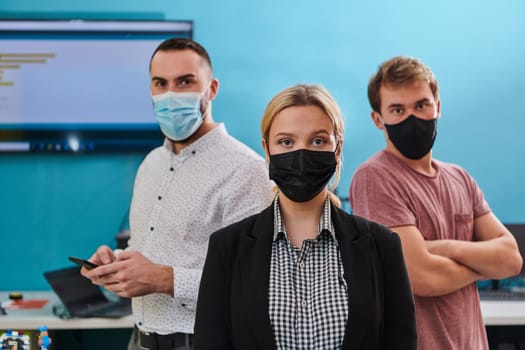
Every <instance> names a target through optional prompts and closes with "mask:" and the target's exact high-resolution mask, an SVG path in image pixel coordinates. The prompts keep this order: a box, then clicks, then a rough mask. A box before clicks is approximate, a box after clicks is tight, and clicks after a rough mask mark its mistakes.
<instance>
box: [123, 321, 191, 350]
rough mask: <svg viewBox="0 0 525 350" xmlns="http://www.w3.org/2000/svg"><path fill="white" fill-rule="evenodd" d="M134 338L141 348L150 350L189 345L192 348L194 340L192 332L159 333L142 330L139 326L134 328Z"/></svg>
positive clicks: (166, 349)
mask: <svg viewBox="0 0 525 350" xmlns="http://www.w3.org/2000/svg"><path fill="white" fill-rule="evenodd" d="M133 338H134V342H135V344H137V345H139V346H140V347H141V348H144V349H149V350H172V349H174V348H175V347H182V346H185V345H186V346H187V348H188V349H191V343H192V342H193V339H192V338H193V335H192V334H185V333H171V334H157V333H152V332H144V331H141V330H140V329H139V328H138V327H137V326H135V329H134V330H133Z"/></svg>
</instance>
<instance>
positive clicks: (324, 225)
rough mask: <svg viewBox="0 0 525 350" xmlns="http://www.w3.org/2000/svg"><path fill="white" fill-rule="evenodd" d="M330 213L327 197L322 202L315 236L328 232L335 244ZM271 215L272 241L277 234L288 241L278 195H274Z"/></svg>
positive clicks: (275, 238) (335, 239)
mask: <svg viewBox="0 0 525 350" xmlns="http://www.w3.org/2000/svg"><path fill="white" fill-rule="evenodd" d="M330 212H331V208H330V199H329V198H328V197H327V198H326V201H325V202H324V207H323V212H322V213H321V220H320V221H319V229H318V231H317V236H319V235H320V234H321V233H322V232H328V233H329V234H330V236H332V238H333V239H334V241H336V242H337V238H336V237H335V232H334V227H333V225H332V216H331V215H330ZM273 213H274V216H273V217H274V219H273V240H274V241H275V240H277V238H278V237H279V234H283V235H284V236H285V237H286V239H287V240H288V235H287V233H286V228H285V227H284V222H283V220H282V217H281V209H280V205H279V194H278V193H277V194H276V195H275V198H274V200H273Z"/></svg>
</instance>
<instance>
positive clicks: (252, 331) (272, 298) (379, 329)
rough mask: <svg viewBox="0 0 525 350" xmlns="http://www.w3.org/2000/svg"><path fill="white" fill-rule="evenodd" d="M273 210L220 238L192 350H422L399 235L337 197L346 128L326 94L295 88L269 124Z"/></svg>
mask: <svg viewBox="0 0 525 350" xmlns="http://www.w3.org/2000/svg"><path fill="white" fill-rule="evenodd" d="M261 132H262V145H263V148H264V152H265V154H266V159H267V161H268V165H269V175H270V178H271V179H272V180H273V181H274V182H275V184H276V185H277V191H276V196H275V199H274V201H273V203H272V205H271V206H269V207H268V208H267V209H265V210H263V211H262V212H261V213H259V214H256V215H254V216H251V217H249V218H247V219H244V220H242V221H240V222H237V223H235V224H233V225H230V226H228V227H226V228H224V229H222V230H220V231H218V232H216V233H214V234H213V235H212V236H211V238H210V243H209V247H208V253H207V257H206V262H205V265H204V270H203V275H202V279H201V285H200V290H199V298H198V303H197V315H196V323H195V338H194V349H195V350H201V349H416V344H417V339H416V325H415V310H414V302H413V298H412V291H411V289H410V284H409V280H408V275H407V271H406V267H405V264H404V260H403V255H402V250H401V244H400V240H399V237H398V236H397V234H396V233H394V232H392V231H390V230H389V229H387V228H386V227H384V226H381V225H378V224H376V223H374V222H371V221H367V220H364V219H362V218H358V217H355V216H352V215H349V214H347V213H345V212H344V211H343V210H341V209H339V205H340V201H339V199H338V198H337V197H336V196H335V195H334V194H333V192H331V189H334V188H335V186H337V181H338V178H339V174H340V169H341V153H342V145H343V138H344V126H343V119H342V116H341V112H340V110H339V107H338V106H337V103H336V102H335V101H334V99H333V98H332V97H331V96H330V94H329V93H328V91H327V90H326V89H324V88H323V87H321V86H319V85H296V86H293V87H290V88H288V89H285V90H283V91H281V92H280V93H279V94H277V95H276V96H275V97H274V98H273V99H272V100H271V101H270V103H269V104H268V106H267V108H266V110H265V112H264V115H263V119H262V123H261Z"/></svg>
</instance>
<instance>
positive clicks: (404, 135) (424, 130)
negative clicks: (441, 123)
mask: <svg viewBox="0 0 525 350" xmlns="http://www.w3.org/2000/svg"><path fill="white" fill-rule="evenodd" d="M436 124H437V118H436V119H431V120H428V119H420V118H418V117H416V116H415V115H413V114H412V115H410V116H409V117H408V118H407V119H405V120H403V121H402V122H401V123H399V124H393V125H392V124H385V127H386V130H387V133H388V138H389V139H390V141H392V143H393V144H394V146H396V148H397V149H398V150H399V152H401V154H403V155H404V156H405V157H407V158H410V159H421V158H423V156H425V155H426V154H427V153H428V152H430V150H431V149H432V146H433V145H434V141H435V140H436V135H437V127H436Z"/></svg>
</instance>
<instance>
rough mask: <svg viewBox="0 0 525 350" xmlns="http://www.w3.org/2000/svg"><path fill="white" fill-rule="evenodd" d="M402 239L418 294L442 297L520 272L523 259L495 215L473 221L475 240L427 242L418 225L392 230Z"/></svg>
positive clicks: (512, 238)
mask: <svg viewBox="0 0 525 350" xmlns="http://www.w3.org/2000/svg"><path fill="white" fill-rule="evenodd" d="M392 230H393V231H395V232H397V233H398V234H399V236H400V238H401V242H402V246H403V253H404V256H405V261H406V264H407V269H408V273H409V277H410V282H411V284H412V289H413V292H414V294H415V295H418V296H439V295H444V294H448V293H451V292H454V291H456V290H458V289H460V288H463V287H465V286H467V285H469V284H471V283H473V282H475V281H477V280H480V279H486V278H492V279H500V278H505V277H509V276H513V275H516V274H518V273H519V271H520V269H521V265H522V258H521V256H520V254H519V250H518V247H517V244H516V241H515V239H514V237H513V236H512V234H511V233H510V232H509V231H508V230H507V229H506V228H505V226H503V224H501V223H500V221H499V220H498V219H497V218H496V217H495V216H494V215H493V214H492V213H487V214H485V215H482V216H480V217H478V218H476V219H475V220H474V232H475V234H474V238H475V241H459V240H436V241H425V240H424V238H423V236H422V234H421V232H420V231H419V230H418V229H417V228H416V227H415V226H399V227H393V228H392Z"/></svg>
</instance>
